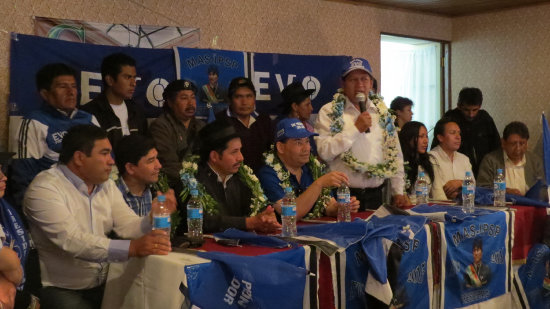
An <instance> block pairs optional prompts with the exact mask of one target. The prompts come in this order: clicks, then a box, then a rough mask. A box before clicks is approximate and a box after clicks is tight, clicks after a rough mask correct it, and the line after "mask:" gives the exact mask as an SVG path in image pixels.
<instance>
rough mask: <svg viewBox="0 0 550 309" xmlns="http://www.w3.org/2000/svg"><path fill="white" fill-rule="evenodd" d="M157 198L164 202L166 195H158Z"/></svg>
mask: <svg viewBox="0 0 550 309" xmlns="http://www.w3.org/2000/svg"><path fill="white" fill-rule="evenodd" d="M157 200H158V201H159V202H161V203H164V202H166V196H164V195H159V196H157Z"/></svg>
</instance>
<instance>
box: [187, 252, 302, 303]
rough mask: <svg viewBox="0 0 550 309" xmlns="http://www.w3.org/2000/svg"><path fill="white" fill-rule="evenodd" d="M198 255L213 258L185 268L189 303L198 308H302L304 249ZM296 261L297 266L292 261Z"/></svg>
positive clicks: (201, 253) (205, 253)
mask: <svg viewBox="0 0 550 309" xmlns="http://www.w3.org/2000/svg"><path fill="white" fill-rule="evenodd" d="M198 255H199V256H200V257H203V258H206V259H210V260H212V262H211V263H209V264H198V265H192V266H186V267H185V273H186V275H187V285H188V288H189V296H190V299H191V303H192V304H193V305H195V306H197V307H199V308H273V309H280V308H302V307H303V298H304V290H305V283H306V273H307V271H306V269H305V268H303V265H304V264H303V263H304V259H305V254H304V248H296V249H292V250H288V251H284V252H279V253H276V254H268V255H263V256H255V257H249V256H238V255H234V254H228V253H221V252H204V253H203V252H200V253H198ZM298 261H299V262H298ZM296 262H297V263H298V264H299V265H295V264H292V263H296Z"/></svg>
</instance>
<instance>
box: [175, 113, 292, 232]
mask: <svg viewBox="0 0 550 309" xmlns="http://www.w3.org/2000/svg"><path fill="white" fill-rule="evenodd" d="M199 140H200V141H201V146H200V151H199V153H200V162H199V164H198V165H197V164H194V163H193V164H190V165H191V166H194V168H192V169H193V171H192V173H193V175H187V176H190V177H195V178H196V180H197V181H198V182H199V183H200V184H201V185H199V186H198V187H199V188H198V189H199V194H200V195H203V196H204V195H207V196H208V197H209V198H208V199H209V200H211V201H212V203H211V204H209V205H204V232H206V233H208V232H219V231H224V230H226V229H227V228H230V227H233V228H238V229H241V230H253V231H260V232H264V233H272V232H275V231H276V230H277V229H279V228H280V227H281V225H280V224H279V223H278V222H277V218H276V217H275V212H274V210H273V207H271V206H268V207H267V208H266V209H265V210H263V211H261V208H262V206H265V205H264V204H266V203H267V200H265V197H264V196H263V192H262V191H261V187H260V186H259V183H258V179H257V178H256V176H254V174H252V170H251V169H250V168H248V167H247V166H243V155H242V153H241V148H242V144H241V139H240V138H239V136H238V135H237V132H236V131H235V128H233V126H232V125H231V124H230V123H228V122H225V121H223V120H216V121H214V122H212V123H210V124H208V125H206V126H205V127H204V128H203V129H202V130H201V131H200V132H199ZM187 163H188V162H184V163H183V166H184V170H185V166H189V164H187ZM185 176H186V175H185V174H184V175H182V178H185ZM254 183H255V184H256V185H257V187H253V185H254ZM184 188H185V189H184V190H187V192H188V190H189V186H184ZM200 191H202V192H200ZM184 192H185V191H184ZM262 199H263V200H265V202H264V203H263V204H262V205H261V206H260V205H258V203H257V202H258V201H262Z"/></svg>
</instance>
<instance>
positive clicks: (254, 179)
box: [250, 174, 258, 182]
mask: <svg viewBox="0 0 550 309" xmlns="http://www.w3.org/2000/svg"><path fill="white" fill-rule="evenodd" d="M250 179H252V181H254V182H258V177H256V175H254V174H252V175H250Z"/></svg>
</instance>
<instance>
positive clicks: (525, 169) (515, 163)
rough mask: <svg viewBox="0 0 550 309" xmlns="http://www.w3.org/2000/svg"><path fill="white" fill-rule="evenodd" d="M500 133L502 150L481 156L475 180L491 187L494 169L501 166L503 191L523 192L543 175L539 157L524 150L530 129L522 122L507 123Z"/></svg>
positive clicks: (523, 193) (520, 193)
mask: <svg viewBox="0 0 550 309" xmlns="http://www.w3.org/2000/svg"><path fill="white" fill-rule="evenodd" d="M502 135H503V138H502V140H501V146H502V149H498V150H495V151H493V152H491V153H489V154H487V155H486V156H485V158H483V161H482V162H481V165H480V167H479V173H478V176H477V183H478V185H479V186H480V187H487V188H492V187H493V179H494V178H495V175H496V171H497V169H499V168H500V169H502V171H503V172H504V175H505V176H506V193H509V194H517V195H525V192H526V191H527V190H528V189H529V188H530V187H532V186H533V185H534V184H535V183H536V182H537V180H538V179H541V178H543V177H544V169H543V166H542V160H541V159H540V158H539V157H538V156H537V155H535V154H534V153H531V152H529V151H527V142H528V140H529V130H528V129H527V126H526V125H525V124H523V123H522V122H519V121H514V122H511V123H509V124H508V125H507V126H506V127H505V128H504V132H503V133H502ZM522 175H523V177H522Z"/></svg>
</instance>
